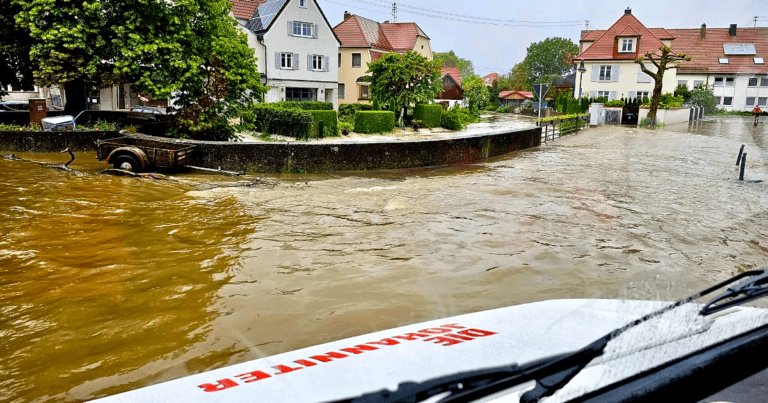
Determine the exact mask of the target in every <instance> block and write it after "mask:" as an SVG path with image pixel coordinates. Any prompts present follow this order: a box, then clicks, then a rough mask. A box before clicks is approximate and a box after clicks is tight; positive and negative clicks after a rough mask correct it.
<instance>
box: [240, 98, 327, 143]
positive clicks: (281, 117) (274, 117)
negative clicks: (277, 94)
mask: <svg viewBox="0 0 768 403" xmlns="http://www.w3.org/2000/svg"><path fill="white" fill-rule="evenodd" d="M251 112H252V115H251V114H249V116H244V119H246V122H245V123H246V125H248V126H249V127H251V128H252V129H253V130H255V131H259V132H262V133H269V134H279V135H284V136H291V137H296V138H308V137H310V133H311V132H312V121H313V120H314V118H313V117H312V114H310V113H309V112H307V111H304V110H300V109H286V108H281V107H277V106H275V104H257V105H254V106H253V107H252V108H251ZM251 119H252V120H251Z"/></svg>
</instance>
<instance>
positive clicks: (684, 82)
mask: <svg viewBox="0 0 768 403" xmlns="http://www.w3.org/2000/svg"><path fill="white" fill-rule="evenodd" d="M681 85H684V86H686V87H688V81H687V80H677V86H678V87H679V86H681Z"/></svg>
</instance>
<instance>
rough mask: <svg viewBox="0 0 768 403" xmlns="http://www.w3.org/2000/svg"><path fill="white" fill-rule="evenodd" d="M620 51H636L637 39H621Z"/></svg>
mask: <svg viewBox="0 0 768 403" xmlns="http://www.w3.org/2000/svg"><path fill="white" fill-rule="evenodd" d="M619 53H635V40H634V39H633V38H624V39H621V44H620V47H619Z"/></svg>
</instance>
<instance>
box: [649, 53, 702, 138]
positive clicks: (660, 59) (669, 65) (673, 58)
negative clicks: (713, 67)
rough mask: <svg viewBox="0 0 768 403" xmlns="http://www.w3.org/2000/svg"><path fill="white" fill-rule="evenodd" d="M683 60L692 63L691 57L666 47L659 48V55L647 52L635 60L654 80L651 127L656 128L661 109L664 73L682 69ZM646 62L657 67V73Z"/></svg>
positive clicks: (650, 109) (650, 114)
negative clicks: (660, 101)
mask: <svg viewBox="0 0 768 403" xmlns="http://www.w3.org/2000/svg"><path fill="white" fill-rule="evenodd" d="M683 60H685V61H690V60H691V56H689V55H687V54H685V53H675V52H673V51H672V49H670V48H669V46H666V45H662V46H661V47H659V53H656V52H646V53H645V54H644V55H642V56H638V57H637V58H636V59H635V63H637V64H639V65H640V69H641V70H642V71H643V73H645V74H648V75H649V76H651V78H653V80H654V86H653V96H651V106H650V108H649V109H648V119H649V120H650V122H651V123H650V124H651V127H654V126H655V124H656V111H657V110H658V109H659V99H660V98H661V89H662V84H663V83H664V73H665V72H666V71H667V70H670V69H676V68H678V67H680V62H682V61H683ZM646 61H647V62H650V63H651V64H652V65H654V66H656V71H651V70H649V69H648V68H647V67H646V66H645V62H646Z"/></svg>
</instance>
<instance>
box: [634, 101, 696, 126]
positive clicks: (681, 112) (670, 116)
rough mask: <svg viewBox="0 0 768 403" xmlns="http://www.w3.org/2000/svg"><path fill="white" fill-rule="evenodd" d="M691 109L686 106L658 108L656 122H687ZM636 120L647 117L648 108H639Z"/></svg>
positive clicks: (670, 123)
mask: <svg viewBox="0 0 768 403" xmlns="http://www.w3.org/2000/svg"><path fill="white" fill-rule="evenodd" d="M690 115H691V111H690V108H689V107H687V106H680V107H677V108H669V109H659V110H657V111H656V123H657V124H665V125H674V124H676V123H688V120H689V118H690ZM638 116H639V119H638V122H642V121H643V119H645V118H647V117H648V109H644V108H640V113H639V114H638Z"/></svg>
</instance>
